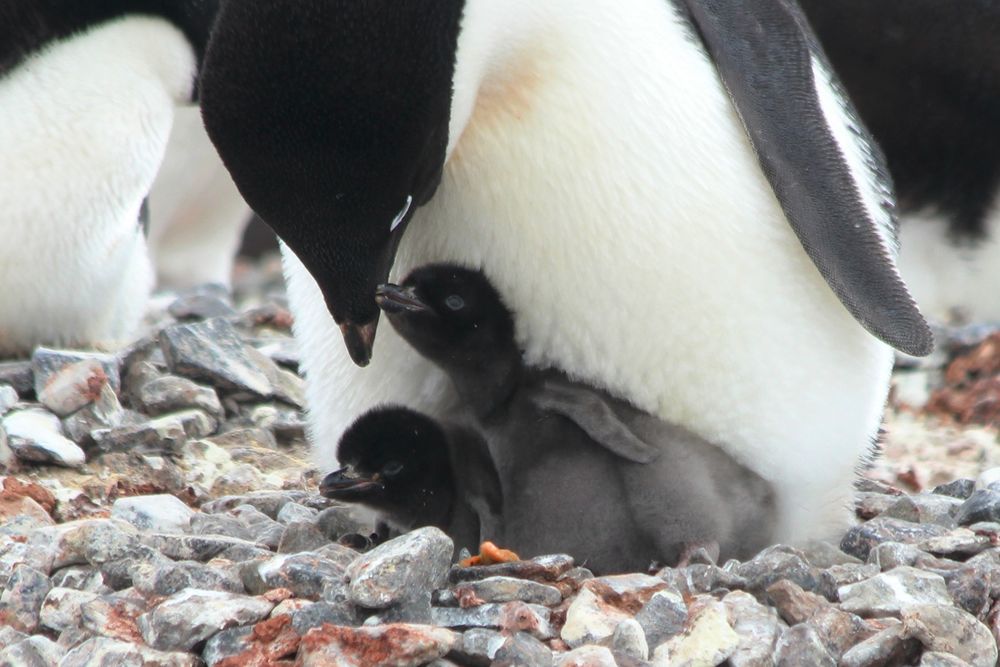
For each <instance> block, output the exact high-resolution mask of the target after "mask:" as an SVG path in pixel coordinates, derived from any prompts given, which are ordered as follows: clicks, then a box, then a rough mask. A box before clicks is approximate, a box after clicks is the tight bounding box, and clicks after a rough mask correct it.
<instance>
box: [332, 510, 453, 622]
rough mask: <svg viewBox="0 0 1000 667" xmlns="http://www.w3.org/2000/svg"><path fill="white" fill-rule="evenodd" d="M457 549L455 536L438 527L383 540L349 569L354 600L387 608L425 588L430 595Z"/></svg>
mask: <svg viewBox="0 0 1000 667" xmlns="http://www.w3.org/2000/svg"><path fill="white" fill-rule="evenodd" d="M454 551H455V547H454V544H453V543H452V541H451V538H450V537H448V536H447V535H445V534H444V533H443V532H441V530H440V529H438V528H434V527H425V528H418V529H417V530H414V531H411V532H409V533H407V534H405V535H402V536H400V537H397V538H395V539H393V540H389V541H388V542H385V543H384V544H380V545H379V546H377V547H376V548H374V549H372V550H371V551H369V552H368V553H366V554H363V555H361V556H360V557H359V558H357V559H356V560H355V561H354V562H353V563H352V564H351V566H350V567H349V568H348V569H347V576H348V578H349V580H350V582H351V584H350V595H351V600H352V601H353V602H354V603H355V604H357V605H358V606H361V607H367V608H369V609H384V608H386V607H389V606H391V605H393V604H395V603H396V602H398V601H400V600H404V599H412V598H414V597H416V596H417V594H418V593H421V592H426V593H427V594H428V595H429V594H430V592H431V591H432V590H434V589H436V588H440V587H441V586H442V585H443V584H444V582H445V579H446V577H447V576H448V568H449V567H450V565H451V557H452V555H453V553H454Z"/></svg>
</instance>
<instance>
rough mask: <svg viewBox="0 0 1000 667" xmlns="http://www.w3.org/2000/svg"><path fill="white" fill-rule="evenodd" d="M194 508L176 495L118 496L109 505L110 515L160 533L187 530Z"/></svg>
mask: <svg viewBox="0 0 1000 667" xmlns="http://www.w3.org/2000/svg"><path fill="white" fill-rule="evenodd" d="M194 514H195V512H194V510H192V509H191V508H190V507H188V506H187V505H185V504H184V503H183V502H181V500H180V499H178V498H177V497H176V496H172V495H169V494H160V495H155V496H134V497H131V498H119V499H118V500H116V501H115V503H114V505H112V506H111V516H112V517H115V518H116V519H122V520H123V521H128V522H129V523H130V524H132V525H133V526H135V527H136V528H138V529H139V530H145V531H154V532H162V533H184V532H187V530H188V527H189V525H190V523H191V517H193V516H194Z"/></svg>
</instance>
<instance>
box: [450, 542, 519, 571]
mask: <svg viewBox="0 0 1000 667" xmlns="http://www.w3.org/2000/svg"><path fill="white" fill-rule="evenodd" d="M518 560H521V558H520V556H518V555H517V554H516V553H514V552H513V551H509V550H507V549H501V548H500V547H498V546H497V545H495V544H493V543H492V542H483V543H482V544H481V545H479V553H478V554H477V555H475V556H470V557H469V558H463V559H462V560H460V561H459V562H458V564H459V565H460V566H461V567H473V566H475V565H495V564H497V563H512V562H514V561H518Z"/></svg>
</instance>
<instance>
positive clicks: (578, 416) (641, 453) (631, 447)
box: [532, 380, 660, 463]
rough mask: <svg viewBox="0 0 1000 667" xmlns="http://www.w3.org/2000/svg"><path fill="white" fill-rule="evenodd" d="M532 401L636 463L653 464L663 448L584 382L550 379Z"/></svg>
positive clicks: (617, 454)
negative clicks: (638, 431) (635, 429)
mask: <svg viewBox="0 0 1000 667" xmlns="http://www.w3.org/2000/svg"><path fill="white" fill-rule="evenodd" d="M532 402H533V403H534V404H535V405H536V406H537V407H538V408H540V409H542V410H544V411H546V412H553V413H556V414H558V415H562V416H563V417H566V418H567V419H569V420H570V421H572V422H573V423H574V424H576V425H577V426H579V427H580V429H582V430H583V432H584V433H586V434H587V435H588V436H589V437H590V439H591V440H593V441H594V442H595V443H597V444H599V445H601V446H603V447H604V448H605V449H607V450H609V451H610V452H612V453H613V454H615V455H616V456H620V457H621V458H623V459H626V460H628V461H631V462H633V463H652V462H653V461H655V460H656V459H657V458H658V457H659V456H660V449H659V448H658V447H656V446H654V445H650V444H649V443H647V442H645V441H644V440H642V438H640V437H638V436H637V435H636V434H635V433H633V431H632V429H630V428H629V427H628V425H627V424H626V423H625V422H624V421H622V419H621V418H619V416H618V415H617V414H616V413H615V411H614V410H612V409H611V406H610V405H608V403H607V402H606V401H605V400H604V399H603V398H601V396H600V394H598V393H597V392H595V391H593V390H591V389H589V388H587V387H582V386H580V385H575V384H571V383H565V382H559V381H555V380H547V381H546V382H545V383H544V385H543V386H542V390H541V391H539V392H537V393H536V394H535V395H533V396H532Z"/></svg>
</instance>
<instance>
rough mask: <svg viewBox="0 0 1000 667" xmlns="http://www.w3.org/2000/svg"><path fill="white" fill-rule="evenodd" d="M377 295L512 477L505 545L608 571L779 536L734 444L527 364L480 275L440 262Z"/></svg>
mask: <svg viewBox="0 0 1000 667" xmlns="http://www.w3.org/2000/svg"><path fill="white" fill-rule="evenodd" d="M377 300H378V302H379V305H380V307H381V308H382V309H383V311H385V312H386V314H387V316H388V319H389V321H390V322H391V323H392V325H393V327H394V328H395V329H396V331H397V332H399V334H400V335H401V336H403V338H404V339H406V340H407V341H408V342H409V343H410V344H411V345H412V346H413V347H414V348H415V349H416V350H417V351H418V352H420V354H422V355H423V356H425V357H427V358H428V359H429V360H431V361H432V362H434V363H435V364H437V365H438V366H439V367H440V368H442V369H443V370H444V371H445V372H446V373H447V374H448V375H449V377H450V378H451V380H452V381H453V383H454V384H455V387H456V389H457V390H458V394H459V396H460V398H461V399H462V401H463V402H464V403H465V404H466V405H467V406H468V407H469V408H470V410H471V411H472V413H473V415H474V417H475V419H476V420H477V422H478V424H479V426H480V427H481V430H482V432H483V434H484V437H485V439H486V441H487V444H488V446H489V451H490V454H491V455H492V457H493V461H494V463H495V465H496V469H497V472H498V474H499V477H500V486H501V490H502V496H503V512H502V519H501V524H502V528H501V531H500V540H501V542H500V543H501V544H503V545H504V546H505V547H509V548H511V549H513V550H514V551H517V552H518V553H521V554H522V555H524V556H529V557H530V556H534V555H538V554H543V553H554V552H567V553H569V554H571V555H573V556H574V557H576V558H577V560H578V561H584V563H585V564H586V565H587V567H590V568H591V569H592V570H594V571H595V572H597V573H610V572H624V571H637V570H642V569H644V568H646V567H648V566H649V564H650V563H651V562H660V563H668V564H674V563H676V562H677V561H678V559H679V558H681V557H682V555H683V552H684V551H685V549H686V548H687V547H689V546H690V545H692V544H696V543H701V542H717V543H718V544H719V546H720V550H721V553H722V555H723V556H726V557H728V556H734V557H746V556H749V555H751V554H753V553H756V551H757V550H759V549H760V548H762V547H763V546H766V545H767V544H768V543H769V542H770V538H771V533H772V530H773V524H774V518H775V511H776V510H775V499H774V494H773V491H772V489H771V486H770V484H768V483H767V482H766V481H765V480H763V479H762V478H761V477H760V476H759V475H757V474H755V473H754V472H753V471H751V470H749V469H748V468H746V467H744V466H742V465H740V464H739V463H737V462H736V461H734V460H733V459H732V458H731V457H730V456H728V455H727V454H726V453H725V452H724V451H723V450H722V449H720V448H719V447H717V446H715V445H713V444H712V443H710V442H707V441H705V440H704V439H702V438H700V437H698V436H696V435H694V434H693V433H691V432H689V431H687V430H686V429H683V428H681V427H679V426H676V425H674V424H669V423H666V422H664V421H662V420H660V419H658V418H656V417H653V416H651V415H649V414H647V413H645V412H642V411H641V410H637V409H636V408H634V407H632V406H631V405H629V404H627V403H625V402H623V401H620V400H617V399H614V398H613V397H611V396H609V395H608V394H607V393H605V392H603V391H601V390H599V389H596V388H594V387H591V386H588V385H586V384H584V383H580V382H573V381H570V380H569V379H568V378H566V376H565V375H564V374H562V373H560V372H558V371H555V370H535V369H530V368H527V367H526V366H525V365H524V363H523V361H522V358H521V353H520V350H519V349H518V347H517V344H516V342H515V339H514V320H513V316H512V314H511V313H510V311H509V310H508V309H507V307H506V306H505V304H504V303H503V300H502V299H501V297H500V295H499V294H498V293H497V291H496V290H495V288H494V287H493V286H492V284H491V283H490V282H489V280H488V279H487V278H486V277H485V275H483V274H482V272H479V271H473V270H469V269H464V268H461V267H458V266H453V265H444V264H442V265H431V266H427V267H423V268H420V269H417V270H416V271H414V272H413V273H411V274H410V276H409V277H407V279H406V280H405V281H404V283H403V285H402V286H397V285H383V286H381V287H380V288H379V290H378V292H377Z"/></svg>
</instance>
